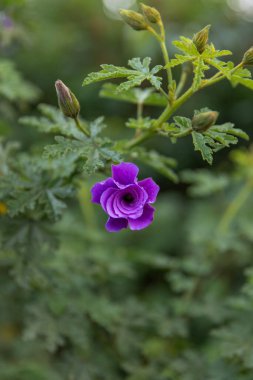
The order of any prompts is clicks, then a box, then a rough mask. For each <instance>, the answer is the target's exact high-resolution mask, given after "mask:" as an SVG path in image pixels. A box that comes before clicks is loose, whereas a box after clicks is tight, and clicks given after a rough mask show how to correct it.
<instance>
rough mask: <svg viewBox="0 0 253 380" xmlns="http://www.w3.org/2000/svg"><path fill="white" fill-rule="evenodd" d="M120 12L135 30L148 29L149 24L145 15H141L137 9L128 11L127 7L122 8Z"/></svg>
mask: <svg viewBox="0 0 253 380" xmlns="http://www.w3.org/2000/svg"><path fill="white" fill-rule="evenodd" d="M119 13H120V15H121V17H122V18H123V20H124V21H125V22H126V23H127V24H128V25H129V26H131V28H133V29H134V30H146V29H147V27H148V24H147V22H146V20H145V18H144V17H143V15H141V14H140V13H138V12H135V11H128V10H127V9H121V10H120V12H119Z"/></svg>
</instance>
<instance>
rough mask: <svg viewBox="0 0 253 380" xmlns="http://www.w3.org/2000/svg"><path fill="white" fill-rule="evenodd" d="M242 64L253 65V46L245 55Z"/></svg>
mask: <svg viewBox="0 0 253 380" xmlns="http://www.w3.org/2000/svg"><path fill="white" fill-rule="evenodd" d="M242 63H243V64H244V65H253V46H251V48H249V50H247V51H246V53H245V54H244V56H243V60H242Z"/></svg>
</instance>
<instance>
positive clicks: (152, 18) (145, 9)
mask: <svg viewBox="0 0 253 380" xmlns="http://www.w3.org/2000/svg"><path fill="white" fill-rule="evenodd" d="M141 10H142V13H143V14H144V16H145V17H146V19H147V20H148V21H149V22H151V23H152V24H158V23H159V22H161V15H160V13H159V12H158V10H157V9H156V8H153V7H149V6H148V5H145V4H143V3H141Z"/></svg>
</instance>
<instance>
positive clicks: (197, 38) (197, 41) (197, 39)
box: [192, 25, 211, 54]
mask: <svg viewBox="0 0 253 380" xmlns="http://www.w3.org/2000/svg"><path fill="white" fill-rule="evenodd" d="M210 27H211V25H207V26H205V27H204V28H203V29H201V30H200V31H199V32H198V33H196V34H194V36H193V39H192V41H193V43H194V45H195V46H196V48H197V50H198V52H199V53H200V54H201V53H203V51H204V50H205V47H206V45H207V42H208V37H209V29H210Z"/></svg>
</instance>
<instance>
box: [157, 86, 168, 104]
mask: <svg viewBox="0 0 253 380" xmlns="http://www.w3.org/2000/svg"><path fill="white" fill-rule="evenodd" d="M159 91H160V93H161V94H162V95H163V96H164V97H165V98H166V99H167V100H168V101H169V97H168V95H167V94H166V92H165V91H164V90H163V89H162V88H161V87H160V89H159Z"/></svg>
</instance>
